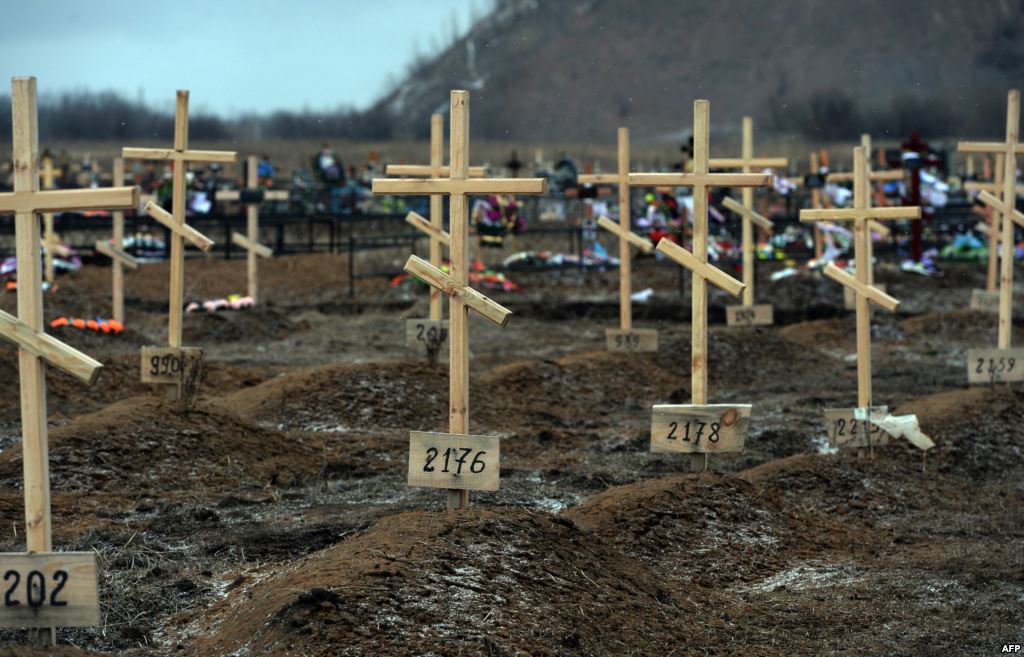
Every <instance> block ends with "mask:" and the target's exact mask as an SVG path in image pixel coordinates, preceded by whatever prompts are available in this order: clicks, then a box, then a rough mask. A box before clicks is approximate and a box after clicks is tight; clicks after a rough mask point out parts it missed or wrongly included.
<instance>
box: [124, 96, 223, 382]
mask: <svg viewBox="0 0 1024 657" xmlns="http://www.w3.org/2000/svg"><path fill="white" fill-rule="evenodd" d="M121 155H122V156H123V157H125V158H130V159H137V160H168V161H170V162H172V163H173V167H174V177H173V179H172V189H171V212H167V211H166V210H164V209H163V208H161V207H160V206H158V205H157V204H156V203H154V202H153V201H149V202H148V203H146V206H145V208H144V211H145V212H146V214H148V215H149V216H150V217H152V218H153V219H155V220H157V221H158V222H160V223H161V224H163V225H164V226H165V227H166V228H168V229H169V230H170V231H171V254H170V260H171V262H170V269H171V284H170V302H169V305H168V309H167V313H168V320H167V345H168V347H167V348H160V347H143V348H142V381H143V382H144V383H153V384H162V385H170V386H173V387H171V388H170V390H169V393H168V396H169V397H170V398H171V399H181V398H183V395H184V394H185V393H186V392H187V393H189V394H188V395H187V396H191V395H192V394H194V393H195V387H196V386H198V384H199V381H198V378H199V371H200V369H199V368H200V363H201V360H202V350H201V349H195V348H182V345H181V338H182V330H181V327H182V319H183V313H184V306H185V300H184V295H185V240H188V241H189V242H191V243H192V244H194V245H195V246H196V247H198V248H199V249H201V250H203V251H209V250H210V249H211V248H212V247H213V240H211V239H209V238H208V237H206V236H205V235H203V234H202V233H200V232H199V231H197V230H196V229H194V228H192V227H191V226H189V225H188V224H186V223H185V201H186V192H187V191H188V190H187V189H186V187H185V171H186V169H187V168H188V163H189V162H234V161H235V160H236V159H237V158H238V154H237V153H234V152H231V151H199V150H191V149H189V147H188V91H182V90H179V91H178V97H177V103H176V105H175V111H174V147H173V148H125V149H123V150H122V152H121Z"/></svg>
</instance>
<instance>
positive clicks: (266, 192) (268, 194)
mask: <svg viewBox="0 0 1024 657" xmlns="http://www.w3.org/2000/svg"><path fill="white" fill-rule="evenodd" d="M250 192H251V193H252V194H253V195H254V197H256V200H248V197H247V200H245V201H244V202H245V203H252V204H254V205H258V204H259V203H262V202H263V201H287V200H289V199H290V198H291V195H290V194H289V193H288V192H287V191H286V190H283V189H276V190H270V189H263V188H262V187H260V188H257V189H255V190H245V191H244V192H243V190H241V189H224V190H219V191H218V192H217V201H218V202H220V201H224V202H235V201H242V194H243V193H245V194H249V193H250Z"/></svg>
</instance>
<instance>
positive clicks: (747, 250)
mask: <svg viewBox="0 0 1024 657" xmlns="http://www.w3.org/2000/svg"><path fill="white" fill-rule="evenodd" d="M742 127H743V146H742V152H743V155H742V157H740V158H739V159H732V158H711V159H710V161H709V166H710V167H711V168H713V169H736V168H738V169H740V170H741V171H743V173H754V169H765V168H785V167H787V166H789V160H787V159H786V158H784V157H759V158H755V157H754V119H753V118H751V117H749V116H744V117H743V124H742ZM743 207H744V208H746V209H747V210H750V211H753V210H754V188H753V187H744V188H743ZM754 247H755V244H754V225H753V223H752V222H751V219H750V216H749V215H746V214H745V215H743V239H742V248H743V284H744V285H745V286H746V287H744V288H743V305H744V306H746V307H750V306H753V305H754V282H755V278H756V276H755V272H754Z"/></svg>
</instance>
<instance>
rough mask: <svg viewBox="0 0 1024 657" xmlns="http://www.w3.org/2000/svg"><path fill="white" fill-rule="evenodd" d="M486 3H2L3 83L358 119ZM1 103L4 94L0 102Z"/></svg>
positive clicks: (162, 102) (220, 108)
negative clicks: (181, 97)
mask: <svg viewBox="0 0 1024 657" xmlns="http://www.w3.org/2000/svg"><path fill="white" fill-rule="evenodd" d="M474 4H475V5H476V7H478V8H479V9H480V10H481V11H482V10H483V9H484V7H487V6H490V4H489V2H487V0H333V1H331V0H202V1H200V0H167V1H165V0H150V1H147V0H93V1H91V2H85V1H79V0H0V21H2V22H3V25H4V28H3V30H2V31H0V73H2V77H3V80H4V86H5V88H6V89H5V91H6V92H7V93H9V92H10V87H9V84H10V82H9V81H10V78H11V77H13V76H16V75H34V76H35V77H36V78H38V83H39V93H40V94H41V95H43V94H46V93H48V92H55V91H64V90H68V89H82V88H86V89H92V90H111V89H112V90H116V91H120V92H121V93H123V94H125V95H127V96H128V97H129V98H133V99H134V98H138V97H139V95H140V94H143V96H144V98H145V100H146V102H147V104H149V105H151V106H154V107H160V106H167V107H173V105H174V91H175V89H179V88H182V89H189V90H190V91H191V102H190V104H191V106H192V108H193V111H204V110H209V111H214V112H217V113H220V114H223V115H228V116H230V115H233V114H236V113H241V112H248V111H258V112H267V111H270V110H274V109H302V108H304V107H309V108H311V109H333V108H336V107H338V106H340V105H346V106H355V107H365V106H367V105H368V104H370V103H371V102H372V101H373V100H375V99H376V98H377V96H378V95H379V94H380V93H382V92H383V91H384V90H385V88H386V86H387V84H386V83H387V79H388V76H389V75H391V76H395V77H396V78H400V77H401V76H402V73H403V71H404V70H405V67H406V66H407V64H408V63H409V61H410V60H411V59H412V58H413V53H414V51H415V48H416V44H418V47H419V50H420V51H428V50H430V47H431V44H432V43H437V42H441V41H442V40H443V36H444V35H445V34H446V33H448V32H450V26H451V23H452V15H453V13H454V14H455V15H456V16H457V20H458V26H459V29H460V30H461V31H465V29H466V28H467V26H468V25H469V22H470V20H469V17H470V14H471V7H473V6H474ZM0 93H2V92H0Z"/></svg>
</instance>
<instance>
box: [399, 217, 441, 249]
mask: <svg viewBox="0 0 1024 657" xmlns="http://www.w3.org/2000/svg"><path fill="white" fill-rule="evenodd" d="M405 223H407V224H409V225H410V226H412V227H413V228H415V229H416V230H418V231H420V232H421V233H426V234H427V235H430V236H431V237H432V238H434V239H436V240H438V241H439V242H441V243H442V244H444V245H445V246H451V245H452V236H451V235H449V234H448V231H446V230H444V229H443V228H438V227H437V226H435V225H434V224H432V223H430V222H429V221H427V220H426V218H425V217H423V215H421V214H419V213H418V212H410V213H409V214H407V215H405Z"/></svg>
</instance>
